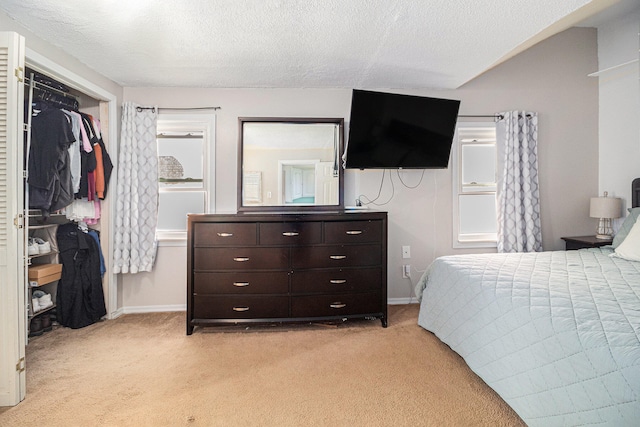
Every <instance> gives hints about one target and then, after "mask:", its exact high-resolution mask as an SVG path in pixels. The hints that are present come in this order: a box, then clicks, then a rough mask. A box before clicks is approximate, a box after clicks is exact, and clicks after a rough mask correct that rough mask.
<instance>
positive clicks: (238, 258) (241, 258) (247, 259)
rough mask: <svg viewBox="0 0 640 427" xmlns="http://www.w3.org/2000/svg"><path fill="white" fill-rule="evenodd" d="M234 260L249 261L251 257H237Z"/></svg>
mask: <svg viewBox="0 0 640 427" xmlns="http://www.w3.org/2000/svg"><path fill="white" fill-rule="evenodd" d="M233 260H234V261H237V262H245V261H249V257H235V258H234V259H233Z"/></svg>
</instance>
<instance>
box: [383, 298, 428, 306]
mask: <svg viewBox="0 0 640 427" xmlns="http://www.w3.org/2000/svg"><path fill="white" fill-rule="evenodd" d="M419 302H420V301H418V299H417V298H416V297H410V298H389V299H387V304H389V305H402V304H418V303H419Z"/></svg>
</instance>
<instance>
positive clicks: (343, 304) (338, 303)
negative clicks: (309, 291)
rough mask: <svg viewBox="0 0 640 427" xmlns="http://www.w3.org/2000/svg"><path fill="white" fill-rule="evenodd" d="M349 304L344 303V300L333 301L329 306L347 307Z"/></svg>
mask: <svg viewBox="0 0 640 427" xmlns="http://www.w3.org/2000/svg"><path fill="white" fill-rule="evenodd" d="M346 306H347V304H345V303H342V302H333V303H331V304H329V307H331V308H345V307H346Z"/></svg>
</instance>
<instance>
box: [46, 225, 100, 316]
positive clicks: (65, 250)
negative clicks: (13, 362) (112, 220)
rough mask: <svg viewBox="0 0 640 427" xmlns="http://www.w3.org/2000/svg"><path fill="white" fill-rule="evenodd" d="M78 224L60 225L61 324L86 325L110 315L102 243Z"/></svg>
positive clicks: (59, 314) (57, 233)
mask: <svg viewBox="0 0 640 427" xmlns="http://www.w3.org/2000/svg"><path fill="white" fill-rule="evenodd" d="M96 237H97V233H96V234H95V235H93V236H92V235H90V234H89V233H88V232H84V231H82V230H80V229H79V228H78V226H77V225H76V224H74V223H68V224H63V225H60V226H58V230H57V232H56V239H57V242H58V250H59V251H60V259H61V262H62V277H61V278H60V281H59V282H58V292H57V297H56V307H57V308H56V310H57V316H58V323H60V324H61V325H62V326H67V327H69V328H74V329H77V328H83V327H85V326H88V325H91V324H93V323H95V322H97V321H98V320H100V318H102V317H103V316H105V315H106V314H107V310H106V306H105V302H104V293H103V290H102V273H101V253H100V245H99V244H98V241H97V239H96Z"/></svg>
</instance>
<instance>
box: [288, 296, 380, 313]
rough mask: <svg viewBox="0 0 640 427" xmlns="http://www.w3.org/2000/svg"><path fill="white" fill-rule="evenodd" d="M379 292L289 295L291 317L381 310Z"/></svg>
mask: <svg viewBox="0 0 640 427" xmlns="http://www.w3.org/2000/svg"><path fill="white" fill-rule="evenodd" d="M380 298H381V296H380V293H379V292H367V293H362V294H346V295H344V294H343V295H341V294H335V295H311V296H293V297H291V315H292V316H293V317H320V316H341V315H343V316H347V315H351V314H374V313H381V312H382V304H381V300H380Z"/></svg>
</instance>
